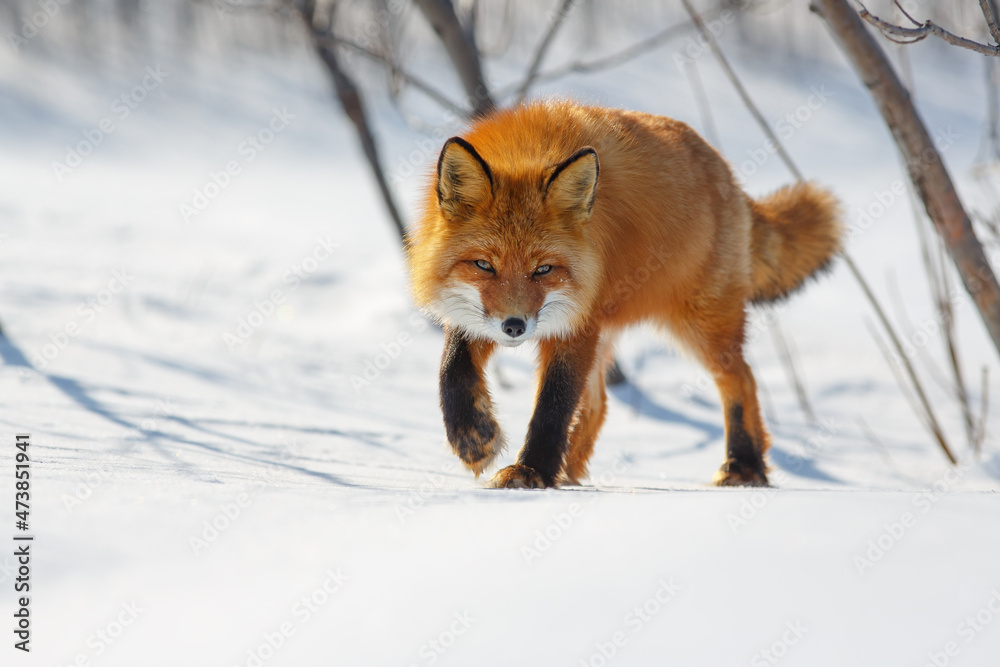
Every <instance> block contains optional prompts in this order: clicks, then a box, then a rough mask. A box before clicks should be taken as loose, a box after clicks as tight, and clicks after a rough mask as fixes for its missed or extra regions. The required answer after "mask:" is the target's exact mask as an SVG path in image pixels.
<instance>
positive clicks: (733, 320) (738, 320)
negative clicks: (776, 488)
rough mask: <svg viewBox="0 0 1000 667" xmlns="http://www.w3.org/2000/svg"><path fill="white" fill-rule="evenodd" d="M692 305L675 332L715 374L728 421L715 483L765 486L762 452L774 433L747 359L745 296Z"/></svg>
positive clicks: (714, 479) (706, 367)
mask: <svg viewBox="0 0 1000 667" xmlns="http://www.w3.org/2000/svg"><path fill="white" fill-rule="evenodd" d="M700 306H701V307H699V308H697V309H692V310H693V312H692V313H691V314H689V315H688V317H687V318H686V320H685V321H686V322H687V323H688V326H686V327H685V328H683V329H682V330H681V331H676V333H677V334H678V335H679V337H680V338H681V339H682V340H683V341H684V342H685V343H686V344H687V346H688V347H689V348H690V349H691V350H692V351H693V352H694V353H695V355H696V356H697V357H698V359H699V361H701V363H702V365H703V366H704V367H705V369H706V370H707V371H708V372H709V373H710V374H711V375H712V377H713V379H714V380H715V385H716V387H717V388H718V390H719V398H720V399H721V401H722V409H723V411H724V416H725V422H726V460H725V462H724V463H723V464H722V466H721V467H720V468H719V470H718V472H716V474H715V477H714V478H713V479H712V482H713V483H714V484H716V485H717V486H767V485H768V481H767V467H766V465H765V463H764V455H765V454H766V452H767V449H768V447H769V446H770V436H769V435H768V433H767V430H766V429H765V428H764V421H763V420H762V419H761V416H760V404H759V403H758V401H757V384H756V382H755V381H754V377H753V372H752V371H751V370H750V366H748V365H747V363H746V361H745V360H744V358H743V329H744V325H745V322H746V313H745V311H744V307H743V301H742V300H734V299H728V300H723V299H719V300H718V301H717V302H716V303H714V304H711V306H710V307H706V304H700Z"/></svg>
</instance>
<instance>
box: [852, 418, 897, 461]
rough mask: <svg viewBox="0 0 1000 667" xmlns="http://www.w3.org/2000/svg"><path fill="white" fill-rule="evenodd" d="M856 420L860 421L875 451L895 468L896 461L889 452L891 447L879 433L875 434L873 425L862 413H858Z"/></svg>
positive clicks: (859, 423) (862, 429)
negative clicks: (884, 442) (886, 444)
mask: <svg viewBox="0 0 1000 667" xmlns="http://www.w3.org/2000/svg"><path fill="white" fill-rule="evenodd" d="M855 421H857V422H858V427H859V428H860V429H861V433H862V434H864V436H865V440H867V441H868V442H869V443H870V444H871V446H872V447H873V448H874V449H875V451H876V452H878V455H879V457H880V458H881V459H882V462H883V463H885V464H886V465H887V466H888V467H890V468H892V469H894V470H895V468H896V462H895V461H893V460H892V455H891V454H889V448H888V447H886V446H885V444H883V442H882V441H881V440H880V439H879V437H878V436H877V435H875V431H873V430H872V427H871V426H869V425H868V421H867V420H865V418H864V417H862V416H861V415H858V416H857V417H856V418H855Z"/></svg>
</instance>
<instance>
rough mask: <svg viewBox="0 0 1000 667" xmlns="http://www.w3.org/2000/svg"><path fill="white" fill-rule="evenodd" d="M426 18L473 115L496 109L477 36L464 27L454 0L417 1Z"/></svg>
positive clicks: (476, 116)
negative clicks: (467, 99)
mask: <svg viewBox="0 0 1000 667" xmlns="http://www.w3.org/2000/svg"><path fill="white" fill-rule="evenodd" d="M414 2H415V3H416V5H417V7H419V8H420V11H421V12H422V13H423V15H424V18H426V19H427V22H428V23H430V24H431V27H432V28H434V32H435V33H437V36H438V37H439V38H440V39H441V43H442V44H443V45H444V48H445V51H447V52H448V57H449V58H450V59H451V63H452V65H454V67H455V71H456V72H457V73H458V77H459V79H461V81H462V87H463V88H464V89H465V94H466V95H468V97H469V106H470V107H472V116H473V117H474V118H481V117H483V116H486V115H487V114H489V113H490V112H491V111H493V110H494V109H495V108H496V104H495V103H494V102H493V94H492V93H491V92H490V87H489V85H487V83H486V79H485V77H484V76H483V65H482V61H481V60H480V58H479V52H478V51H477V50H476V40H475V36H474V35H473V34H472V33H471V32H468V31H466V30H464V29H463V28H462V24H461V23H460V22H459V20H458V16H457V15H456V14H455V7H454V5H452V3H451V0H414Z"/></svg>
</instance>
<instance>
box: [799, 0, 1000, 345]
mask: <svg viewBox="0 0 1000 667" xmlns="http://www.w3.org/2000/svg"><path fill="white" fill-rule="evenodd" d="M812 8H813V10H814V11H816V12H817V13H819V14H820V15H821V16H822V17H823V18H824V19H825V20H826V22H827V24H828V25H829V27H830V29H831V31H832V32H833V35H834V37H835V38H836V39H837V41H838V42H840V45H841V47H842V48H843V49H844V51H845V52H846V53H847V55H848V56H849V57H850V59H851V61H852V62H853V63H854V67H855V69H856V70H857V71H858V74H859V75H860V77H861V80H862V81H863V82H864V84H865V86H866V87H867V88H868V90H869V91H871V95H872V97H873V98H874V99H875V102H876V104H877V105H878V108H879V111H880V112H881V114H882V117H883V118H884V119H885V122H886V124H887V125H888V126H889V129H890V130H891V131H892V135H893V138H894V139H895V141H896V145H897V146H898V147H899V149H900V151H901V152H902V154H903V157H904V158H905V159H906V165H907V170H908V171H909V175H910V180H911V181H912V182H913V185H914V186H915V187H916V189H917V193H918V194H919V195H920V199H921V201H922V202H923V204H924V207H925V208H926V210H927V215H928V216H929V217H930V219H931V221H932V222H933V223H934V228H935V229H936V230H937V233H938V235H939V236H940V237H941V239H942V240H943V241H944V243H945V247H946V248H947V249H948V253H949V254H950V255H951V258H952V260H953V261H954V262H955V266H956V268H957V269H958V273H959V275H960V276H961V277H962V283H963V284H964V285H965V289H966V291H967V292H968V293H969V295H970V296H971V297H972V299H973V301H974V303H975V304H976V307H977V308H978V309H979V313H980V315H981V316H982V318H983V322H984V324H985V325H986V330H987V331H988V332H989V334H990V337H991V338H992V339H993V345H994V347H995V348H996V350H997V351H998V352H1000V285H998V284H997V280H996V276H995V275H994V273H993V269H992V268H991V267H990V264H989V262H988V261H987V259H986V254H985V252H984V251H983V246H982V244H980V242H979V239H978V237H977V236H976V232H975V230H974V229H973V228H972V222H971V220H970V219H969V216H968V214H967V213H966V212H965V209H964V207H963V206H962V202H961V200H960V199H959V198H958V194H957V193H956V192H955V186H954V184H953V183H952V181H951V176H949V174H948V170H947V169H945V166H944V162H943V161H942V160H941V154H940V153H939V152H938V150H937V148H936V147H935V146H934V142H933V141H931V138H930V135H929V134H928V133H927V127H926V126H925V125H924V123H923V121H921V120H920V116H919V115H918V114H917V110H916V109H915V108H914V106H913V102H912V100H911V99H910V96H909V94H908V93H907V92H906V89H905V88H904V87H903V85H902V84H901V83H900V81H899V78H898V77H897V76H896V73H895V72H894V71H893V69H892V65H890V63H889V61H888V59H887V58H886V56H885V53H884V52H883V51H882V49H881V48H880V47H879V45H878V43H877V42H876V41H875V39H874V38H873V37H872V36H871V35H870V34H869V33H868V31H867V30H865V27H864V23H862V21H861V19H860V18H858V15H857V14H856V13H855V12H854V10H853V9H851V7H850V6H849V5H848V4H847V2H846V0H813V3H812Z"/></svg>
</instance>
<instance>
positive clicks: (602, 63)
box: [497, 10, 720, 98]
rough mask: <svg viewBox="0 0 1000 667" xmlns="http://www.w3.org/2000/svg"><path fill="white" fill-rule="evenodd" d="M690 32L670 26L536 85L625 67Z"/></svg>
mask: <svg viewBox="0 0 1000 667" xmlns="http://www.w3.org/2000/svg"><path fill="white" fill-rule="evenodd" d="M719 13H720V10H714V12H713V14H719ZM690 30H691V23H690V22H688V21H685V22H684V23H681V24H678V25H672V26H669V27H667V28H664V29H663V30H661V31H660V32H658V33H656V34H655V35H653V36H652V37H648V38H646V39H644V40H642V41H640V42H636V43H635V44H633V45H632V46H629V47H627V48H624V49H622V50H621V51H619V52H618V53H612V54H611V55H608V56H604V57H603V58H596V59H594V60H589V61H580V60H578V61H576V62H572V63H569V64H567V65H562V66H560V67H557V68H555V69H552V70H550V71H548V72H542V73H541V74H537V75H536V76H535V83H540V82H545V81H552V80H554V79H560V78H562V77H564V76H566V75H568V74H590V73H591V72H599V71H600V70H604V69H611V68H612V67H618V66H620V65H624V64H625V63H627V62H628V61H630V60H633V59H635V58H638V57H639V56H641V55H642V54H644V53H647V52H649V51H652V50H653V49H655V48H656V47H658V46H662V45H663V44H665V43H666V42H668V41H670V40H671V39H673V38H674V37H679V36H680V35H681V34H683V33H685V32H689V31H690ZM517 89H518V88H517V87H516V86H510V87H507V88H502V89H501V90H500V91H498V92H497V97H499V98H504V97H507V96H508V95H510V94H512V93H515V92H517Z"/></svg>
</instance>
